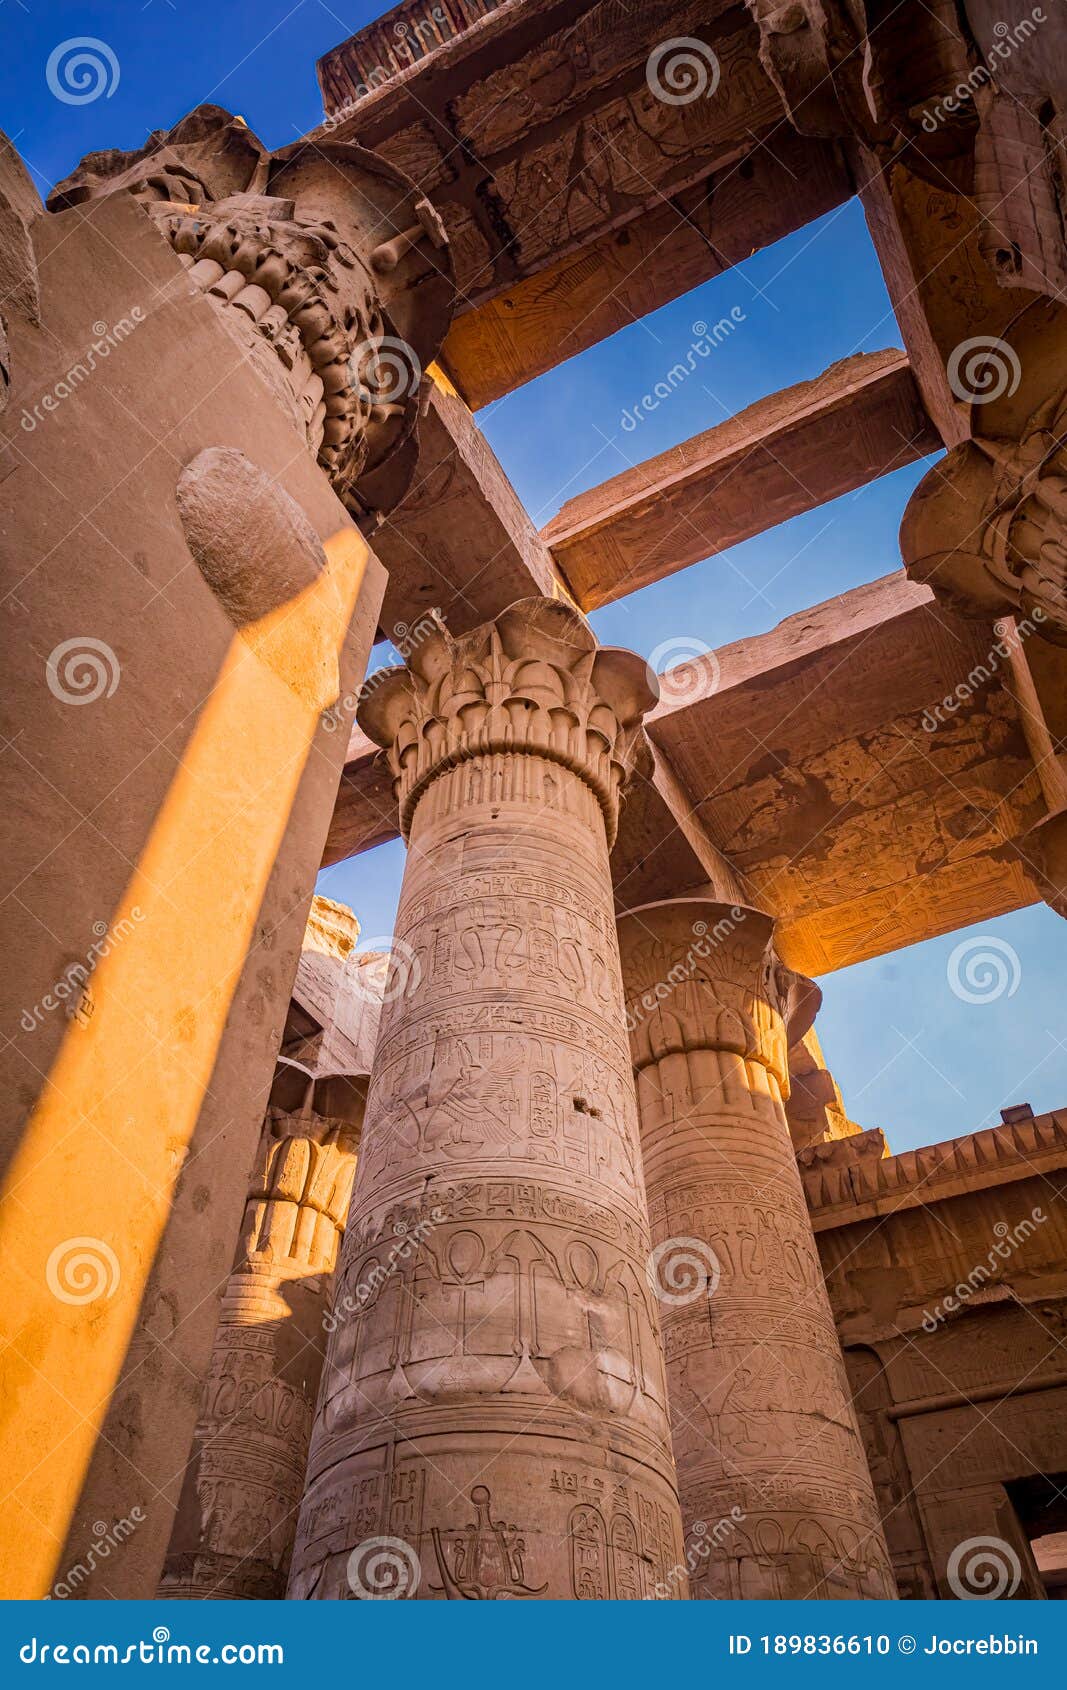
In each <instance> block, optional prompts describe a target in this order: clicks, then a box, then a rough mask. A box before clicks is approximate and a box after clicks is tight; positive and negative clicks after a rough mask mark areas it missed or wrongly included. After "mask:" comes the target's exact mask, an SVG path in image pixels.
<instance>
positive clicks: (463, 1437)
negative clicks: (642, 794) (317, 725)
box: [289, 599, 686, 1600]
mask: <svg viewBox="0 0 1067 1690" xmlns="http://www.w3.org/2000/svg"><path fill="white" fill-rule="evenodd" d="M652 702H653V694H652V692H651V690H650V686H649V681H648V678H647V671H646V668H645V665H644V664H643V663H642V662H641V661H640V660H639V659H638V658H637V657H635V656H633V655H632V654H631V653H628V652H623V651H617V650H612V649H601V648H599V647H598V646H597V644H596V641H595V639H594V638H593V636H592V634H591V633H590V631H589V629H588V627H587V625H586V623H585V622H584V620H583V619H582V617H581V616H580V615H579V614H578V613H577V612H576V611H574V610H573V609H571V608H569V607H568V606H565V605H563V604H561V603H558V602H553V601H550V600H547V599H528V600H523V601H520V602H519V603H517V604H515V605H513V606H512V607H511V608H510V609H509V610H507V611H505V612H503V613H502V614H501V615H500V616H499V617H497V618H496V620H495V621H494V622H492V623H488V624H486V625H484V626H482V627H480V628H477V629H475V630H474V631H473V632H471V633H469V634H465V635H463V636H462V637H460V638H456V639H452V638H451V637H449V636H448V635H447V634H445V633H444V631H443V630H440V631H434V632H433V633H432V634H431V635H430V636H429V637H427V638H426V639H425V640H423V641H422V642H421V643H420V644H419V646H418V648H417V650H415V651H414V652H413V654H412V655H411V657H410V658H409V665H408V667H407V668H406V669H403V670H393V671H388V672H386V673H385V674H384V675H382V676H375V677H374V683H373V684H372V685H369V686H368V688H366V689H365V695H364V702H363V703H362V705H361V707H360V710H359V712H358V719H359V721H360V722H361V725H362V726H363V728H364V730H365V731H366V732H367V733H368V734H369V735H370V736H371V738H372V739H374V740H375V741H376V742H377V743H378V744H380V745H383V746H385V747H387V748H388V755H389V763H390V767H391V769H392V772H393V775H394V777H395V781H396V791H397V798H398V801H399V806H400V820H401V827H402V830H403V833H404V835H405V837H406V838H407V839H408V842H409V846H410V851H409V856H408V862H407V868H406V871H405V876H404V883H403V889H402V892H401V897H400V906H399V912H398V916H397V931H396V935H395V938H394V941H393V969H392V972H391V975H390V978H389V981H388V983H387V986H386V991H385V1006H384V1009H383V1017H382V1024H381V1032H380V1037H379V1042H378V1046H377V1049H376V1053H375V1062H374V1070H373V1074H372V1078H371V1086H370V1092H369V1096H368V1103H367V1111H366V1123H365V1127H364V1134H363V1143H362V1149H361V1155H360V1164H359V1169H358V1171H357V1177H356V1188H355V1192H354V1195H353V1202H352V1210H351V1214H350V1218H349V1225H348V1230H347V1232H346V1235H345V1242H344V1246H343V1250H342V1256H341V1261H340V1264H339V1267H338V1273H337V1292H336V1297H335V1302H334V1313H335V1317H336V1318H337V1319H338V1321H339V1325H338V1329H337V1331H336V1332H335V1334H334V1337H333V1339H332V1340H331V1344H330V1349H329V1353H328V1357H327V1365H326V1370H325V1374H324V1380H323V1387H322V1390H321V1392H320V1397H319V1406H318V1411H317V1416H316V1425H315V1431H314V1434H313V1438H312V1449H311V1457H310V1461H309V1467H308V1483H307V1489H306V1492H305V1497H304V1503H303V1508H302V1512H301V1519H300V1526H299V1531H298V1537H297V1546H296V1550H295V1552H294V1558H293V1572H292V1576H291V1579H290V1585H289V1595H290V1596H291V1597H295V1598H316V1599H319V1598H336V1597H345V1598H348V1597H351V1596H353V1595H355V1596H360V1597H362V1596H367V1595H372V1596H378V1595H382V1594H386V1595H394V1596H406V1597H418V1598H419V1599H435V1598H436V1599H475V1600H478V1599H489V1600H492V1599H498V1598H530V1597H544V1598H549V1599H554V1598H562V1599H575V1598H577V1599H579V1600H582V1599H607V1598H625V1599H640V1598H644V1597H649V1596H656V1595H660V1596H666V1595H672V1596H673V1595H684V1594H685V1591H686V1580H685V1572H684V1569H683V1568H682V1567H681V1565H680V1559H681V1553H682V1547H681V1534H680V1518H679V1511H678V1502H677V1493H676V1488H675V1480H674V1469H673V1463H672V1460H671V1454H670V1429H669V1424H668V1419H667V1409H666V1393H665V1380H664V1367H663V1357H662V1351H661V1348H660V1338H659V1326H658V1316H657V1308H656V1301H655V1298H654V1296H653V1294H652V1291H651V1288H650V1286H649V1283H648V1279H647V1259H648V1252H649V1238H648V1230H647V1225H648V1223H647V1216H646V1211H645V1195H644V1185H643V1181H642V1176H641V1166H640V1145H639V1138H638V1125H637V1109H636V1099H635V1095H634V1087H633V1076H632V1072H631V1067H630V1060H629V1051H628V1049H627V1044H626V1033H625V1028H624V1026H623V1015H622V980H621V976H620V971H619V956H618V943H617V936H616V929H615V920H614V914H613V909H612V892H611V876H610V872H609V865H608V852H609V848H610V846H611V843H612V841H613V839H614V836H615V828H616V821H617V814H618V807H619V801H620V789H621V787H622V785H623V783H624V780H625V778H626V775H627V773H628V769H629V767H630V765H631V760H632V757H633V755H634V750H635V745H636V742H637V738H638V734H639V728H640V721H641V716H642V714H643V712H644V711H645V710H646V709H647V708H648V707H649V706H650V705H651V703H652ZM412 1241H414V1242H415V1248H414V1249H412V1248H411V1247H410V1245H411V1242H412Z"/></svg>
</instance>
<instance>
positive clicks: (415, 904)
mask: <svg viewBox="0 0 1067 1690" xmlns="http://www.w3.org/2000/svg"><path fill="white" fill-rule="evenodd" d="M509 837H511V834H510V830H509ZM481 849H482V851H483V852H484V853H485V854H487V855H488V847H486V846H484V845H483V846H482V847H481ZM524 854H527V855H529V857H530V858H531V867H530V868H529V870H528V871H524V872H521V873H517V872H514V871H505V870H503V869H497V868H489V867H483V866H472V865H471V863H470V854H469V853H467V852H466V851H465V852H464V857H463V864H462V867H461V869H460V871H459V872H458V873H457V874H456V875H454V876H450V877H449V879H448V880H447V881H446V882H444V883H442V884H440V885H434V886H432V887H425V886H419V888H418V891H417V892H415V893H413V894H412V896H411V897H405V899H404V901H403V902H402V904H401V906H400V919H401V921H402V923H403V926H404V929H405V931H408V930H410V929H411V928H413V927H416V926H418V925H419V924H420V923H421V922H423V921H427V920H432V919H433V918H434V917H439V916H442V915H445V914H448V913H450V912H452V911H454V910H460V911H462V912H464V913H466V914H469V913H470V910H471V908H472V907H478V906H485V907H488V908H496V909H498V910H499V912H500V914H501V916H503V917H504V918H506V919H508V920H512V921H514V920H525V918H526V913H527V911H528V910H529V909H530V907H531V903H532V904H533V906H534V914H535V917H536V919H538V920H544V919H545V917H546V914H547V911H546V912H544V913H541V912H539V911H538V909H537V906H538V905H540V906H546V905H551V906H552V907H553V908H554V909H556V910H558V911H560V912H563V913H565V914H569V915H570V917H571V926H570V927H569V928H567V927H564V928H563V929H562V932H563V933H564V934H567V933H568V932H574V931H575V929H577V931H578V932H579V933H580V934H581V935H582V936H583V937H590V936H593V935H595V937H596V938H598V939H599V940H601V941H602V942H607V941H610V940H614V938H615V921H614V917H613V915H612V911H611V906H610V903H609V902H608V900H607V898H606V897H605V896H604V895H603V893H602V892H601V893H599V894H598V893H597V892H590V891H588V890H587V889H586V888H584V887H582V886H579V885H577V884H575V881H576V878H577V877H576V876H575V875H574V872H573V871H574V853H573V850H572V851H571V852H570V853H569V855H570V862H569V865H568V866H569V869H570V874H569V877H568V878H569V879H570V882H571V883H570V884H568V881H567V880H565V879H563V878H562V877H561V876H560V875H558V874H557V873H555V872H553V873H551V874H549V873H547V872H546V863H545V853H544V850H543V848H542V846H541V843H540V841H539V842H538V847H537V850H536V853H535V852H534V851H533V850H532V849H529V848H528V849H527V852H526V853H524V852H523V849H522V843H521V840H520V841H519V842H518V843H516V842H515V841H514V839H512V843H511V846H510V849H509V855H510V858H511V860H512V861H514V860H515V858H516V857H521V856H523V855H524ZM535 857H536V860H533V859H535ZM594 866H595V865H590V872H592V869H593V867H594ZM549 919H551V918H549Z"/></svg>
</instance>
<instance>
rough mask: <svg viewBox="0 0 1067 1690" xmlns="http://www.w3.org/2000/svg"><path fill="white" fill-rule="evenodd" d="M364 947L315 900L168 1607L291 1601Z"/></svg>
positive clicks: (180, 1515) (358, 1098)
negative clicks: (288, 1589)
mask: <svg viewBox="0 0 1067 1690" xmlns="http://www.w3.org/2000/svg"><path fill="white" fill-rule="evenodd" d="M358 938H359V923H358V921H357V920H356V919H355V917H354V915H353V914H352V911H351V910H349V909H346V908H345V907H344V905H342V904H335V903H332V902H330V900H329V899H326V898H314V899H313V900H312V909H311V919H310V920H309V922H308V926H307V931H306V933H305V936H304V947H303V950H302V952H301V957H300V966H299V968H298V970H297V978H296V984H295V986H294V988H293V1003H292V1006H291V1011H290V1017H289V1022H288V1023H287V1026H286V1036H285V1039H284V1040H283V1043H282V1055H281V1056H280V1057H279V1060H278V1066H277V1070H276V1073H275V1079H274V1085H273V1087H272V1090H271V1096H270V1103H269V1106H268V1108H267V1112H266V1118H265V1120H264V1123H263V1133H262V1137H261V1140H260V1145H259V1151H258V1153H257V1156H256V1160H255V1165H254V1167H253V1170H252V1178H251V1181H250V1185H249V1192H248V1199H247V1202H246V1204H245V1216H244V1225H243V1227H242V1229H241V1239H240V1242H239V1245H238V1248H237V1255H236V1259H235V1261H234V1266H233V1271H232V1273H231V1274H230V1278H229V1281H228V1283H227V1286H226V1291H225V1293H224V1296H223V1300H222V1313H221V1316H220V1319H219V1326H218V1331H217V1332H216V1334H215V1343H214V1348H213V1350H212V1355H211V1365H210V1368H209V1370H208V1376H207V1380H206V1383H205V1387H204V1392H203V1396H202V1398H201V1404H200V1416H199V1419H198V1421H197V1427H196V1433H195V1435H194V1438H193V1446H192V1451H191V1454H190V1459H189V1464H188V1466H187V1468H186V1471H185V1478H184V1482H183V1485H182V1492H181V1498H180V1501H179V1504H178V1512H177V1515H176V1516H175V1522H174V1530H173V1533H172V1535H171V1542H170V1548H169V1551H168V1554H167V1559H166V1563H165V1565H164V1572H163V1579H162V1582H161V1584H160V1589H159V1594H160V1596H164V1597H175V1598H177V1597H181V1598H186V1599H188V1598H201V1599H213V1598H214V1599H218V1598H231V1599H232V1598H272V1599H277V1598H280V1597H283V1596H284V1595H285V1583H286V1579H287V1577H288V1573H289V1561H290V1557H291V1554H292V1547H293V1539H294V1537H295V1536H296V1519H297V1512H298V1510H299V1506H300V1497H301V1494H302V1491H303V1486H304V1470H305V1468H306V1466H307V1454H308V1445H309V1443H310V1440H311V1424H312V1418H313V1415H314V1411H315V1398H316V1396H317V1394H318V1388H319V1378H320V1376H321V1373H322V1363H323V1358H324V1356H325V1353H326V1336H327V1333H328V1332H329V1330H330V1325H331V1316H330V1314H329V1303H330V1299H331V1292H332V1276H333V1270H334V1267H335V1266H336V1262H337V1251H338V1245H339V1243H340V1240H341V1235H342V1233H343V1231H344V1225H345V1221H346V1220H347V1217H348V1205H349V1200H350V1198H351V1194H352V1176H353V1174H354V1173H355V1167H356V1150H357V1147H358V1143H359V1134H360V1129H361V1127H362V1124H363V1109H364V1104H365V1102H366V1093H367V1079H368V1076H369V1073H370V1059H371V1056H372V1054H373V1050H374V1041H375V1038H376V1037H377V1029H378V1015H379V1012H380V1007H381V1006H380V1001H379V992H380V978H379V967H378V965H379V964H380V963H381V962H383V961H384V960H385V959H384V958H379V957H376V956H374V955H368V954H364V955H358V954H356V953H355V945H356V941H357V940H358Z"/></svg>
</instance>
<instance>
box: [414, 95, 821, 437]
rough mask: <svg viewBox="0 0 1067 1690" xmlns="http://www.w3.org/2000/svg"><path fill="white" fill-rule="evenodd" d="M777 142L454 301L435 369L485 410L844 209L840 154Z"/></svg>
mask: <svg viewBox="0 0 1067 1690" xmlns="http://www.w3.org/2000/svg"><path fill="white" fill-rule="evenodd" d="M772 136H773V139H772V141H771V143H770V146H773V152H772V151H771V150H770V146H768V145H767V144H766V143H765V142H764V141H758V142H757V143H756V144H755V145H753V146H751V147H749V148H747V149H745V150H742V151H741V152H739V154H738V156H736V157H735V158H732V159H729V160H726V161H724V162H723V163H722V164H721V165H720V166H719V167H718V168H717V169H716V170H714V171H712V172H711V174H710V175H708V176H705V177H704V178H703V179H702V180H701V181H699V182H696V183H694V184H693V186H692V187H689V188H686V189H685V190H683V191H682V192H680V193H677V194H673V195H671V197H670V198H669V199H664V200H660V201H658V202H656V203H654V204H653V205H651V206H649V208H648V209H647V210H646V211H645V212H643V213H642V215H641V216H640V217H637V218H635V219H634V221H633V222H631V223H628V224H626V226H625V227H624V228H622V229H611V230H608V231H607V232H606V233H604V234H602V235H600V236H598V237H597V238H596V239H595V240H593V241H590V242H589V243H588V245H586V246H584V247H582V248H581V249H580V250H579V251H577V252H572V253H568V254H567V256H566V257H562V258H559V259H557V260H556V261H555V262H554V263H552V264H550V265H549V266H548V267H547V268H546V269H544V270H539V271H538V272H537V273H536V274H535V275H532V276H528V277H525V278H523V279H522V280H521V281H517V282H514V283H513V284H512V285H511V286H510V287H508V288H506V289H504V291H503V292H501V293H498V294H496V295H494V296H493V297H492V298H491V299H486V300H483V301H482V302H481V303H479V304H478V305H476V306H475V307H474V308H473V309H465V308H464V305H463V302H462V301H460V303H459V306H458V314H457V317H456V319H455V321H454V323H453V326H452V330H451V333H450V334H449V336H448V339H447V341H446V343H445V347H444V350H443V352H442V361H443V362H444V363H445V365H446V366H447V368H448V371H449V374H450V375H451V377H452V379H453V381H454V382H455V384H456V386H457V388H458V389H459V390H460V391H461V392H462V393H463V395H464V397H465V398H466V400H467V403H468V404H469V405H470V406H471V407H472V408H473V409H474V410H478V409H480V407H481V406H483V405H488V404H491V403H492V401H493V400H495V399H500V398H502V397H503V395H504V394H505V393H510V392H512V391H513V389H515V388H516V387H521V386H522V385H523V383H524V382H528V381H532V380H533V379H534V377H535V376H539V375H543V374H544V373H545V371H546V370H552V369H555V367H556V365H557V364H561V363H563V362H564V361H565V360H566V359H568V358H574V357H576V356H577V354H578V353H579V352H584V351H585V349H586V348H587V347H589V346H595V345H597V344H598V342H600V341H602V340H606V339H607V337H608V336H609V335H612V334H615V333H617V331H618V330H619V329H623V328H625V327H626V326H627V325H628V324H629V323H634V322H637V321H639V320H640V319H641V318H642V317H645V316H647V314H648V313H649V312H650V311H658V310H659V308H660V306H662V305H667V304H669V303H670V301H671V300H672V299H677V298H679V296H680V295H681V294H683V293H688V292H690V291H691V290H692V289H693V288H696V287H699V286H700V285H701V284H702V283H703V282H707V281H710V280H711V278H712V277H713V276H719V275H722V274H723V272H724V271H726V270H729V269H731V268H732V267H733V265H735V264H739V263H740V262H741V260H742V259H744V258H748V257H750V256H751V254H752V253H753V252H758V251H760V250H761V249H762V248H763V247H767V246H772V245H773V244H774V242H775V241H780V240H783V239H784V238H785V236H786V235H791V234H792V233H793V232H794V231H795V230H796V229H801V228H803V227H804V225H805V224H806V223H811V222H813V221H814V220H815V218H817V217H822V216H823V214H824V213H825V212H827V211H832V210H833V209H834V208H835V206H838V205H841V204H842V203H843V202H844V201H845V200H846V199H848V197H849V195H850V194H851V193H852V191H853V187H852V177H851V174H850V172H849V170H848V168H847V166H846V165H845V163H844V161H843V159H842V156H841V151H840V148H839V147H838V146H837V145H836V144H834V143H833V142H830V141H816V140H811V139H809V138H806V137H804V136H800V135H796V134H794V133H793V132H792V130H785V129H782V128H778V129H776V130H774V131H772ZM668 255H669V261H668Z"/></svg>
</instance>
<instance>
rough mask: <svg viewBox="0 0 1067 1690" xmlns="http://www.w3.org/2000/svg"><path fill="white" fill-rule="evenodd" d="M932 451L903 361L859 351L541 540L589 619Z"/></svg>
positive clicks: (698, 441) (661, 461) (624, 480)
mask: <svg viewBox="0 0 1067 1690" xmlns="http://www.w3.org/2000/svg"><path fill="white" fill-rule="evenodd" d="M637 426H638V425H637V424H636V423H635V427H637ZM940 444H941V442H940V439H939V437H938V434H937V431H936V429H935V428H934V427H933V425H932V423H931V422H930V420H929V418H928V417H927V415H926V412H925V410H924V409H923V405H922V401H921V399H920V398H919V394H918V390H917V389H916V386H915V381H914V378H913V376H912V372H911V368H910V366H909V363H908V358H907V354H906V353H904V352H900V351H897V350H889V351H885V352H870V353H859V354H857V355H855V356H854V357H851V358H844V359H842V360H841V361H840V362H839V363H836V364H832V365H831V366H830V368H829V369H828V370H825V371H824V372H823V374H822V375H821V376H818V377H816V379H815V380H814V381H807V382H801V383H799V384H798V385H797V386H795V387H790V388H786V389H784V390H783V391H782V392H780V393H775V394H772V395H770V397H768V398H766V399H761V400H759V401H758V402H757V403H756V404H755V405H750V406H748V407H747V409H745V410H744V411H741V412H739V413H738V415H737V416H735V417H731V418H730V419H729V420H728V421H727V422H724V423H719V424H718V425H717V426H716V427H715V428H709V429H707V430H705V432H704V433H703V434H698V435H696V436H694V438H693V439H692V440H687V441H685V442H684V443H683V444H682V445H680V446H675V447H672V448H671V450H670V451H667V452H662V453H660V454H659V456H658V457H655V458H649V459H648V460H647V461H646V462H645V463H641V464H638V465H636V466H635V467H634V468H633V469H628V470H624V471H623V473H622V474H621V475H617V476H614V477H613V478H612V479H611V480H610V481H606V482H604V483H602V485H601V486H599V487H594V488H592V489H591V490H590V491H589V492H587V493H580V494H579V495H578V496H577V498H574V499H571V500H569V501H568V503H567V504H565V505H564V507H563V509H562V510H561V511H560V512H559V515H558V516H556V517H554V518H553V520H552V521H551V522H550V523H549V524H548V526H547V527H546V528H545V529H544V531H543V538H544V540H545V542H546V544H547V545H548V546H549V547H550V548H551V551H552V553H553V555H554V557H555V559H556V562H557V564H558V566H559V568H560V569H561V570H562V572H563V573H564V574H565V576H566V578H567V581H568V583H569V584H570V587H571V590H572V591H573V593H574V594H575V596H576V598H577V599H578V602H579V603H580V604H581V605H582V607H583V609H585V610H593V609H596V608H597V607H598V606H599V605H602V604H608V603H610V602H611V601H612V600H614V599H618V598H622V597H623V596H624V595H625V594H627V593H631V592H635V591H636V590H637V589H638V588H640V587H645V586H648V585H649V583H650V582H653V581H659V580H662V579H663V578H664V576H667V575H671V574H673V573H675V572H676V571H677V570H679V569H684V568H686V567H687V565H689V564H692V563H697V562H699V561H700V560H701V559H702V558H706V557H709V556H711V555H712V554H713V553H715V552H718V551H722V550H723V549H724V548H725V547H727V546H733V545H736V544H737V543H738V542H739V541H741V540H747V539H749V538H750V537H751V536H752V535H753V534H759V533H762V532H763V531H764V530H765V529H767V528H770V527H772V526H773V525H774V524H776V523H779V522H784V521H785V520H786V519H787V518H789V517H791V516H796V515H798V514H799V513H800V512H801V511H806V510H812V509H814V507H815V506H817V505H820V504H822V503H824V501H825V500H827V499H835V498H837V497H838V496H839V495H841V494H843V493H848V492H851V491H852V490H853V489H854V488H856V487H861V486H863V485H864V484H865V483H866V482H868V481H870V480H872V479H873V478H874V477H876V476H880V475H885V474H887V473H888V472H889V471H890V470H894V469H899V468H900V467H901V466H902V465H903V464H908V463H911V462H913V461H914V460H915V459H917V458H922V457H924V456H926V454H927V453H929V452H934V451H937V450H938V448H939V447H940Z"/></svg>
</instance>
